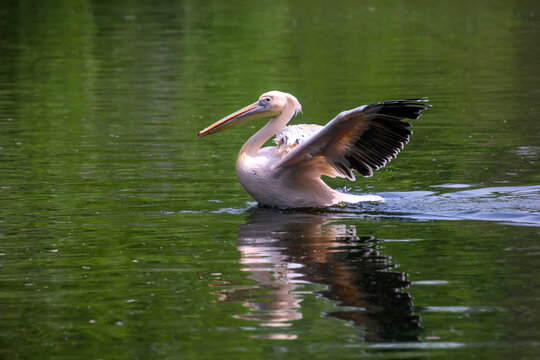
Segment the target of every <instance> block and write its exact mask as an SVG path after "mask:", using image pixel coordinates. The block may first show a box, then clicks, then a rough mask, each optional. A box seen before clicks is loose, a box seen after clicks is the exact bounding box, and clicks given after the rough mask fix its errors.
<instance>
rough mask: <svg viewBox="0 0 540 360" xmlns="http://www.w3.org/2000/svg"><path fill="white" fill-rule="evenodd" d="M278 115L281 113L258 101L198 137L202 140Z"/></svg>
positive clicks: (217, 122)
mask: <svg viewBox="0 0 540 360" xmlns="http://www.w3.org/2000/svg"><path fill="white" fill-rule="evenodd" d="M276 115H279V111H275V110H270V109H269V106H268V105H261V104H260V103H259V101H257V102H254V103H253V104H251V105H248V106H246V107H245V108H243V109H240V110H238V111H235V112H233V113H232V114H230V115H227V116H225V117H224V118H223V119H221V120H218V121H216V122H215V123H213V124H212V125H210V126H209V127H207V128H206V129H204V130H201V131H199V133H198V134H197V136H198V137H200V138H202V137H203V136H206V135H210V134H213V133H216V132H218V131H221V130H225V129H228V128H230V127H232V126H235V125H238V124H241V123H244V122H246V121H249V120H253V119H258V118H262V117H271V116H276Z"/></svg>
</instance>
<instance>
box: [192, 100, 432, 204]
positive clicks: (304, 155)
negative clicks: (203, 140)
mask: <svg viewBox="0 0 540 360" xmlns="http://www.w3.org/2000/svg"><path fill="white" fill-rule="evenodd" d="M426 102H427V100H426V99H425V98H421V99H408V100H392V101H384V102H379V103H376V104H372V105H364V106H360V107H357V108H355V109H352V110H348V111H343V112H341V113H340V114H338V115H337V116H336V117H335V118H334V119H333V120H332V121H330V122H329V123H328V124H326V126H324V127H323V126H319V125H293V126H286V125H287V123H288V122H289V121H290V120H291V119H292V117H293V116H294V115H296V114H297V113H298V112H300V111H302V107H301V105H300V103H299V102H298V100H297V99H296V98H295V97H294V96H293V95H291V94H287V93H284V92H280V91H270V92H267V93H264V94H262V95H261V96H260V98H259V100H258V101H256V102H254V103H253V104H251V105H248V106H246V107H244V108H242V109H240V110H238V111H236V112H234V113H232V114H230V115H228V116H226V117H224V118H222V119H221V120H219V121H217V122H216V123H214V124H212V125H210V126H208V127H207V128H205V129H204V130H201V131H200V132H199V133H198V136H199V137H203V136H206V135H209V134H213V133H216V132H218V131H221V130H224V129H227V128H229V127H231V126H234V125H237V124H239V123H243V122H246V121H249V120H252V119H256V118H261V117H270V120H269V121H268V123H267V124H266V125H265V126H263V127H262V128H261V129H260V130H259V131H257V132H256V133H255V134H254V135H253V136H251V137H250V138H249V139H248V141H247V142H246V143H245V144H244V146H242V148H241V149H240V152H239V153H238V158H237V159H236V175H237V177H238V181H239V182H240V184H241V185H242V186H243V187H244V189H246V191H247V192H248V193H249V194H250V195H251V196H252V197H253V198H254V199H255V200H257V201H258V202H259V203H260V204H264V205H269V206H275V207H281V208H301V207H327V206H331V205H336V204H338V203H342V202H346V203H358V202H362V201H376V202H384V199H383V198H382V197H380V196H377V195H353V194H346V193H342V192H339V191H336V190H334V189H332V188H330V187H329V186H328V185H326V184H325V183H324V182H323V181H322V180H321V176H322V175H325V176H329V177H333V178H334V177H342V178H348V179H350V180H352V181H354V180H355V175H354V173H353V171H356V172H358V173H359V174H361V175H362V176H366V177H367V176H372V175H373V170H378V169H379V168H381V167H384V166H385V165H386V164H387V163H388V161H390V160H391V159H392V158H394V157H396V156H397V154H398V153H399V151H400V150H402V149H403V146H404V145H405V144H406V143H407V142H408V141H409V138H410V136H411V134H412V131H411V130H410V129H409V128H410V127H411V124H410V123H409V122H406V121H403V119H417V118H418V117H419V116H420V113H421V112H422V110H425V109H426V108H427V107H428V106H429V105H427V104H426ZM272 136H275V139H274V142H275V143H276V146H273V147H272V146H271V147H264V148H263V147H262V146H263V145H264V143H265V142H266V141H267V140H268V139H270V138H271V137H272Z"/></svg>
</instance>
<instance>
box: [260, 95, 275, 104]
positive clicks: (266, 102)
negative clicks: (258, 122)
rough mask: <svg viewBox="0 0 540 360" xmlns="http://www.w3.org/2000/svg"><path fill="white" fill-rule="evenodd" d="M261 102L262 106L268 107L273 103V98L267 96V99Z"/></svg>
mask: <svg viewBox="0 0 540 360" xmlns="http://www.w3.org/2000/svg"><path fill="white" fill-rule="evenodd" d="M259 102H260V103H261V105H262V104H264V105H268V104H270V103H271V102H272V98H271V97H270V96H267V97H265V98H263V99H261V100H260V101H259Z"/></svg>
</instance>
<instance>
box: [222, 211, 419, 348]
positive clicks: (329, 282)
mask: <svg viewBox="0 0 540 360" xmlns="http://www.w3.org/2000/svg"><path fill="white" fill-rule="evenodd" d="M250 212H251V214H250V215H249V216H248V219H247V221H246V223H244V224H242V225H241V226H240V228H239V230H238V235H237V241H236V246H237V249H238V251H239V252H240V254H241V258H240V260H239V262H240V263H241V264H243V265H244V268H243V270H244V271H246V272H249V273H250V275H249V276H248V277H249V278H250V279H252V280H254V281H255V282H256V284H255V285H252V286H247V287H239V288H238V287H236V288H235V287H231V288H227V289H223V290H221V291H219V292H218V294H219V296H220V300H221V301H233V302H241V303H242V304H244V305H245V306H246V307H247V309H248V311H247V313H245V314H238V315H236V316H235V317H237V318H243V319H250V320H255V321H257V322H259V324H260V325H261V326H266V327H275V328H276V330H277V328H282V329H283V328H286V327H289V326H291V325H293V322H294V321H296V320H300V319H302V301H303V300H305V297H306V296H307V295H308V294H310V295H313V294H314V293H316V294H321V295H322V296H324V297H325V298H327V299H330V300H333V301H336V302H337V304H338V305H339V307H338V308H337V309H333V310H332V311H330V312H328V313H327V314H328V315H329V316H331V317H334V318H338V319H343V320H347V321H350V322H352V323H353V324H354V325H356V326H358V327H360V328H361V329H362V334H364V335H363V337H364V339H363V340H364V341H369V342H381V341H416V340H417V339H418V335H419V332H420V326H419V319H418V317H417V316H415V315H413V314H412V300H411V296H410V294H409V293H408V292H406V291H405V290H404V289H405V288H407V287H408V285H409V281H408V280H407V278H406V276H405V274H404V273H401V272H397V271H394V270H393V268H394V264H393V263H392V261H391V260H390V258H389V257H387V256H385V255H384V254H382V253H381V252H380V250H379V247H378V244H379V243H380V242H381V241H382V240H378V239H375V238H373V237H372V236H369V235H366V234H357V233H356V228H355V226H354V225H345V224H334V223H332V221H333V220H337V219H335V218H333V217H332V216H328V215H323V214H309V213H296V212H282V211H278V210H275V209H268V208H254V209H252V210H250ZM306 283H310V284H322V285H324V286H325V289H324V290H322V291H321V290H313V291H310V290H309V289H307V290H306V287H305V286H303V284H306ZM264 337H268V338H273V339H295V338H296V334H291V333H279V331H276V332H273V333H272V334H269V335H265V336H264Z"/></svg>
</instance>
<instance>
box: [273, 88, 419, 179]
mask: <svg viewBox="0 0 540 360" xmlns="http://www.w3.org/2000/svg"><path fill="white" fill-rule="evenodd" d="M426 102H427V99H426V98H421V99H408V100H392V101H384V102H379V103H377V104H372V105H364V106H360V107H358V108H356V109H352V110H348V111H344V112H342V113H340V114H339V115H338V116H336V117H335V118H334V119H333V120H332V121H330V122H329V123H328V124H327V125H326V126H324V127H323V128H322V129H320V131H318V132H317V133H315V134H314V135H312V136H311V137H309V138H308V139H307V140H305V141H304V142H302V143H300V144H298V146H296V147H294V149H292V150H291V151H290V152H289V153H288V154H287V155H286V156H285V157H284V158H283V159H282V160H281V161H280V162H279V163H277V164H276V166H275V170H276V171H277V172H280V171H284V170H287V169H289V170H290V169H294V170H295V171H302V170H304V171H306V170H307V169H308V168H309V167H310V166H313V162H316V164H317V166H316V167H317V169H318V171H319V176H320V175H328V176H342V177H347V178H349V179H351V180H354V179H355V177H354V174H353V172H352V170H356V171H358V172H359V173H360V174H361V175H362V176H372V175H373V170H377V169H380V168H381V167H383V166H385V165H386V164H387V163H388V162H389V161H390V160H391V159H393V158H394V157H396V156H397V154H398V153H399V151H400V150H401V149H403V146H404V145H405V144H406V143H407V142H408V141H409V137H410V136H411V134H412V131H411V130H410V129H409V128H410V127H411V124H410V123H409V122H406V121H403V119H418V117H420V114H421V112H422V110H425V109H426V108H427V107H428V106H429V105H428V104H426ZM321 161H322V162H323V163H324V164H326V166H322V165H323V164H322V163H321Z"/></svg>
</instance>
